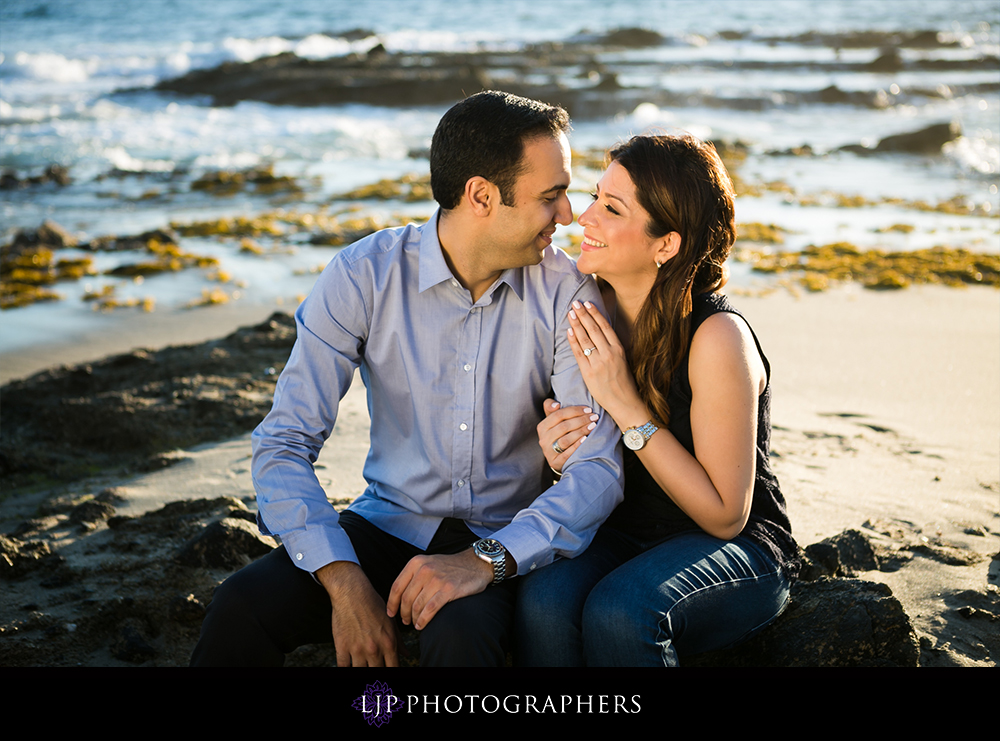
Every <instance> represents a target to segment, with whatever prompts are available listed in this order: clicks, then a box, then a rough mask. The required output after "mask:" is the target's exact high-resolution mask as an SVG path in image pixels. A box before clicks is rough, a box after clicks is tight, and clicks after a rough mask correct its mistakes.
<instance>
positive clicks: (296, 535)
mask: <svg viewBox="0 0 1000 741" xmlns="http://www.w3.org/2000/svg"><path fill="white" fill-rule="evenodd" d="M281 542H282V545H284V546H285V551H287V553H288V557H289V558H290V559H292V563H293V564H295V565H296V566H298V567H299V568H300V569H302V570H303V571H308V572H309V573H314V572H316V571H319V570H320V569H321V568H323V567H324V566H326V565H327V564H331V563H333V562H334V561H353V562H354V563H358V556H357V554H356V553H355V552H354V546H353V545H352V544H351V539H350V538H349V537H347V533H345V532H344V531H343V529H341V528H321V529H319V530H318V531H317V530H304V531H295V532H289V533H285V534H284V535H283V536H282V538H281Z"/></svg>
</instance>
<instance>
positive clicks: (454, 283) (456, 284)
mask: <svg viewBox="0 0 1000 741" xmlns="http://www.w3.org/2000/svg"><path fill="white" fill-rule="evenodd" d="M451 284H452V285H453V286H455V288H458V281H457V280H455V279H454V278H452V279H451Z"/></svg>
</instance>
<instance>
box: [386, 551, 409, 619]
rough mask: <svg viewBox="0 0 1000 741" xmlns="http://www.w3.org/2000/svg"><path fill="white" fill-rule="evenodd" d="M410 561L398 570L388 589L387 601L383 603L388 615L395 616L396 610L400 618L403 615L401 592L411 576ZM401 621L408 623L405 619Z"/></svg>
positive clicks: (404, 590)
mask: <svg viewBox="0 0 1000 741" xmlns="http://www.w3.org/2000/svg"><path fill="white" fill-rule="evenodd" d="M412 563H413V562H412V561H410V563H407V564H406V566H405V567H404V568H403V570H402V571H401V572H399V576H397V577H396V581H394V582H393V583H392V589H390V590H389V601H388V602H386V603H385V612H386V614H387V615H388V616H389V617H395V616H396V613H397V612H398V613H400V618H402V617H403V615H402V608H403V594H404V593H405V592H406V589H407V587H409V585H410V580H411V579H412V578H413V574H412V572H411V570H410V564H412ZM407 609H408V606H407ZM403 622H404V623H406V624H407V625H409V623H408V622H407V621H406V620H405V619H404V620H403Z"/></svg>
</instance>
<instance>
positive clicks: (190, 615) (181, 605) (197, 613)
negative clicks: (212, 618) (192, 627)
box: [170, 594, 205, 625]
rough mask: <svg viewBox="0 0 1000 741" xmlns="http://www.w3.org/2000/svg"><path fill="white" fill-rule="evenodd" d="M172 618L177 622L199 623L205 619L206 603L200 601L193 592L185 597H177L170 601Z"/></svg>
mask: <svg viewBox="0 0 1000 741" xmlns="http://www.w3.org/2000/svg"><path fill="white" fill-rule="evenodd" d="M170 619H171V620H173V621H174V622H175V623H197V624H198V625H201V621H202V620H204V619H205V605H203V604H202V603H201V602H199V601H198V600H197V599H196V598H195V596H194V595H193V594H189V595H187V596H185V597H175V598H174V599H173V600H171V602H170Z"/></svg>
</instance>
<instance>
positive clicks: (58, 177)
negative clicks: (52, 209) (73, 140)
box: [0, 164, 73, 190]
mask: <svg viewBox="0 0 1000 741" xmlns="http://www.w3.org/2000/svg"><path fill="white" fill-rule="evenodd" d="M71 182H73V179H72V178H71V177H70V176H69V170H68V169H66V168H65V167H63V166H62V165H56V164H52V165H49V166H48V167H46V168H45V171H44V172H43V173H42V174H41V175H36V176H34V177H26V178H23V179H22V178H19V177H18V176H17V173H16V172H15V171H13V170H4V173H3V175H0V190H17V189H20V188H27V187H29V186H31V185H43V184H45V183H55V184H56V185H58V186H60V187H64V186H67V185H69V184H70V183H71Z"/></svg>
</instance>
